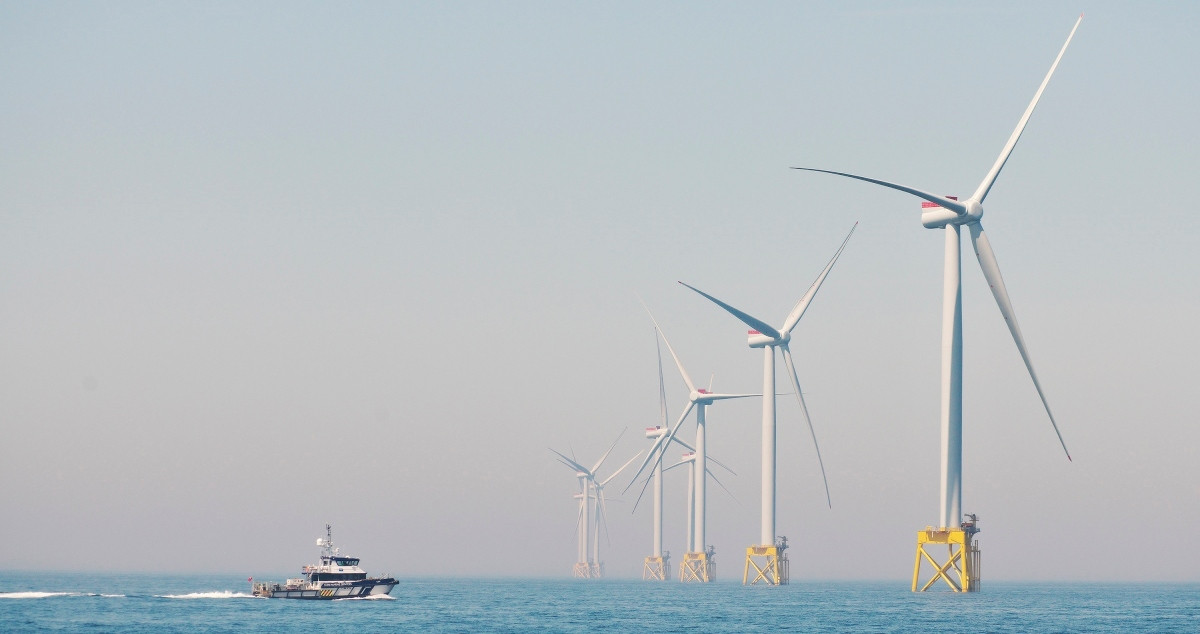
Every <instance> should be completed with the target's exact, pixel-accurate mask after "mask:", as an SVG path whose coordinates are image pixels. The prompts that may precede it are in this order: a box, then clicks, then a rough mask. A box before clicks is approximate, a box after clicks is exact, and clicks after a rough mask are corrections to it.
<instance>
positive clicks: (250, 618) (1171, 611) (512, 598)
mask: <svg viewBox="0 0 1200 634" xmlns="http://www.w3.org/2000/svg"><path fill="white" fill-rule="evenodd" d="M391 596H392V597H393V598H392V599H368V600H345V601H287V600H282V599H257V598H254V597H251V596H250V595H249V584H247V583H246V582H245V580H244V579H239V578H236V577H229V576H203V575H172V576H165V575H111V574H81V573H70V574H66V573H25V572H21V573H16V572H0V630H3V631H14V632H30V631H85V632H112V631H120V632H170V631H199V632H280V631H304V632H335V631H400V632H414V631H421V632H479V631H494V632H534V631H537V632H640V631H650V632H674V631H716V632H780V631H832V632H850V631H853V632H927V631H955V632H967V631H976V632H1189V633H1197V632H1200V584H1183V585H1180V584H1066V583H1053V584H1046V583H1000V582H992V583H988V584H987V586H986V587H985V589H984V591H983V592H980V593H976V594H967V595H953V594H949V593H944V592H939V593H926V594H914V593H912V592H909V591H908V589H907V587H906V585H905V584H904V582H887V583H882V582H843V581H839V582H825V583H821V582H813V581H798V582H795V583H793V584H791V585H788V586H782V587H774V588H773V587H761V586H754V587H744V586H742V585H740V584H738V583H732V582H721V583H714V584H708V585H697V584H691V585H684V584H679V583H661V582H660V583H647V582H642V581H632V580H630V581H626V580H604V581H579V580H574V579H541V580H528V579H497V580H489V579H403V580H401V581H400V585H398V586H397V587H396V589H395V590H393V591H392V595H391Z"/></svg>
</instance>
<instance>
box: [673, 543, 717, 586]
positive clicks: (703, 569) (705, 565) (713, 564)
mask: <svg viewBox="0 0 1200 634" xmlns="http://www.w3.org/2000/svg"><path fill="white" fill-rule="evenodd" d="M715 555H716V551H715V550H714V549H713V548H712V547H711V546H710V547H709V548H708V550H707V551H705V552H702V553H684V555H683V563H681V564H679V580H680V581H682V582H684V583H709V582H711V581H716V580H717V558H716V556H715Z"/></svg>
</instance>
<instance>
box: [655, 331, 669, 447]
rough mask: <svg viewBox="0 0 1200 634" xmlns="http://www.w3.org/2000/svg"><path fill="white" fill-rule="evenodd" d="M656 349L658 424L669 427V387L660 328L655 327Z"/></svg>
mask: <svg viewBox="0 0 1200 634" xmlns="http://www.w3.org/2000/svg"><path fill="white" fill-rule="evenodd" d="M654 348H655V350H657V351H658V424H659V425H661V426H662V427H664V428H665V427H666V426H667V386H666V384H665V383H663V371H662V345H660V344H659V343H658V326H655V327H654Z"/></svg>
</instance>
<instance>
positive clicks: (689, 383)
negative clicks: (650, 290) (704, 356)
mask: <svg viewBox="0 0 1200 634" xmlns="http://www.w3.org/2000/svg"><path fill="white" fill-rule="evenodd" d="M642 308H646V305H645V304H642ZM646 314H648V315H650V321H652V322H654V327H655V328H656V329H657V330H658V335H659V336H660V337H662V340H663V343H665V344H667V351H668V352H670V353H671V358H672V359H674V360H675V367H677V368H679V374H680V376H682V377H683V382H684V383H686V384H687V388H688V390H689V391H692V392H695V391H696V385H695V384H694V383H692V377H690V376H688V373H687V370H684V369H683V363H680V361H679V355H677V354H675V348H672V347H671V340H670V339H667V333H665V332H663V329H662V326H659V325H658V320H656V319H655V318H654V314H653V313H651V312H650V309H649V308H646Z"/></svg>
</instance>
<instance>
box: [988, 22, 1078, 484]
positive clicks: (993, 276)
mask: <svg viewBox="0 0 1200 634" xmlns="http://www.w3.org/2000/svg"><path fill="white" fill-rule="evenodd" d="M1076 26H1078V23H1077V24H1076ZM968 226H969V227H970V229H971V244H972V246H974V247H975V257H976V258H977V259H978V260H979V268H980V269H982V270H983V277H984V278H986V279H987V283H988V286H990V287H991V289H992V296H993V297H995V298H996V305H997V306H999V307H1000V314H1001V315H1003V316H1004V322H1005V323H1007V324H1008V331H1009V332H1010V333H1012V338H1013V341H1014V342H1015V343H1016V344H1017V351H1018V352H1020V353H1021V360H1022V361H1024V362H1025V369H1027V370H1029V378H1031V379H1033V387H1035V388H1036V389H1037V393H1038V397H1040V398H1041V399H1042V406H1043V407H1045V408H1046V415H1047V416H1049V417H1050V425H1051V426H1052V427H1054V434H1055V435H1056V436H1058V442H1059V444H1060V445H1062V448H1063V453H1065V454H1067V460H1071V452H1070V451H1069V450H1068V449H1067V443H1066V441H1064V440H1063V437H1062V432H1060V431H1059V430H1058V423H1056V422H1055V421H1054V414H1053V413H1051V412H1050V403H1048V402H1047V401H1046V395H1045V393H1043V392H1042V384H1041V383H1040V382H1039V381H1038V378H1037V373H1035V372H1034V371H1033V362H1032V361H1031V360H1030V359H1029V351H1028V350H1026V348H1025V338H1024V337H1022V336H1021V327H1020V326H1019V325H1017V314H1016V312H1015V311H1013V307H1012V301H1011V300H1009V298H1008V291H1007V290H1006V289H1005V288H1004V278H1003V277H1002V276H1001V275H1000V265H999V264H997V263H996V254H995V252H993V251H992V245H991V243H990V242H989V241H988V237H987V234H985V233H984V232H983V225H981V224H980V223H978V222H972V223H971V224H970V225H968Z"/></svg>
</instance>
